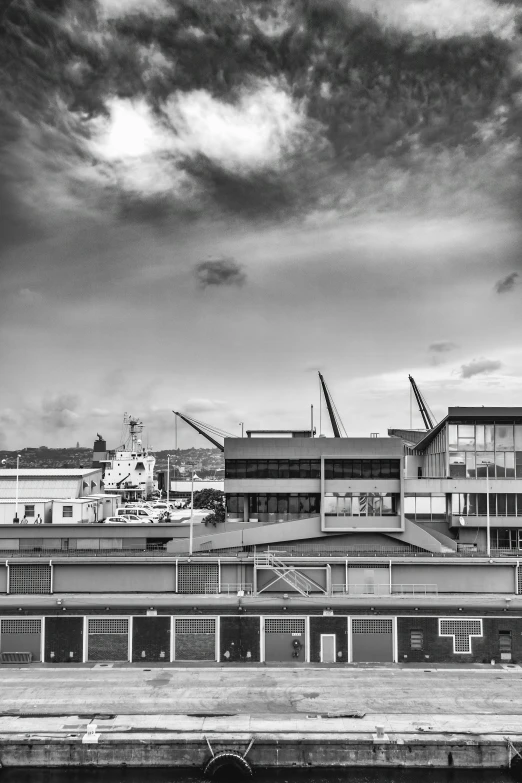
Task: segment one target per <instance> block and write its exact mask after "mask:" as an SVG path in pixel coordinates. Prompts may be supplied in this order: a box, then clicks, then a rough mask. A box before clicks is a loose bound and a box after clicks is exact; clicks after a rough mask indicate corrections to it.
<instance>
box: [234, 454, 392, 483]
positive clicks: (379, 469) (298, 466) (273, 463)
mask: <svg viewBox="0 0 522 783" xmlns="http://www.w3.org/2000/svg"><path fill="white" fill-rule="evenodd" d="M324 476H325V478H326V479H358V478H363V479H366V478H367V479H390V478H392V479H398V478H399V477H400V460H398V459H335V460H334V459H326V460H325V461H324ZM320 477H321V460H318V459H227V460H226V462H225V478H227V479H245V478H249V479H278V478H279V479H281V478H296V479H297V478H300V479H318V478H320Z"/></svg>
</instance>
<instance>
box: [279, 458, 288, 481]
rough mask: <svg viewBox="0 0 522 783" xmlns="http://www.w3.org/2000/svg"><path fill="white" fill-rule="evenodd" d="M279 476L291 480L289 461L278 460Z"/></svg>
mask: <svg viewBox="0 0 522 783" xmlns="http://www.w3.org/2000/svg"><path fill="white" fill-rule="evenodd" d="M278 462H279V465H278V476H279V478H289V476H290V473H289V469H288V460H287V459H280V460H278Z"/></svg>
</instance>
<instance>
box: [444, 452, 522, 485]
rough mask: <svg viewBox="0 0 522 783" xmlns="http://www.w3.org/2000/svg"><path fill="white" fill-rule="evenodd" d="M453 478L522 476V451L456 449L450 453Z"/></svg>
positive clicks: (450, 467)
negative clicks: (470, 450)
mask: <svg viewBox="0 0 522 783" xmlns="http://www.w3.org/2000/svg"><path fill="white" fill-rule="evenodd" d="M449 469H450V477H451V478H484V479H485V478H487V477H488V476H489V478H515V477H516V478H522V451H517V452H512V451H506V452H504V451H497V452H493V451H480V452H476V453H475V452H469V451H468V452H466V451H455V452H450V455H449Z"/></svg>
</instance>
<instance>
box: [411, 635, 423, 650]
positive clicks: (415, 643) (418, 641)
mask: <svg viewBox="0 0 522 783" xmlns="http://www.w3.org/2000/svg"><path fill="white" fill-rule="evenodd" d="M423 649H424V632H423V631H410V650H423Z"/></svg>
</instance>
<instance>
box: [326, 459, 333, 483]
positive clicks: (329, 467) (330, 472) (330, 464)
mask: <svg viewBox="0 0 522 783" xmlns="http://www.w3.org/2000/svg"><path fill="white" fill-rule="evenodd" d="M324 477H325V479H332V478H333V462H332V460H331V459H325V461H324Z"/></svg>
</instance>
